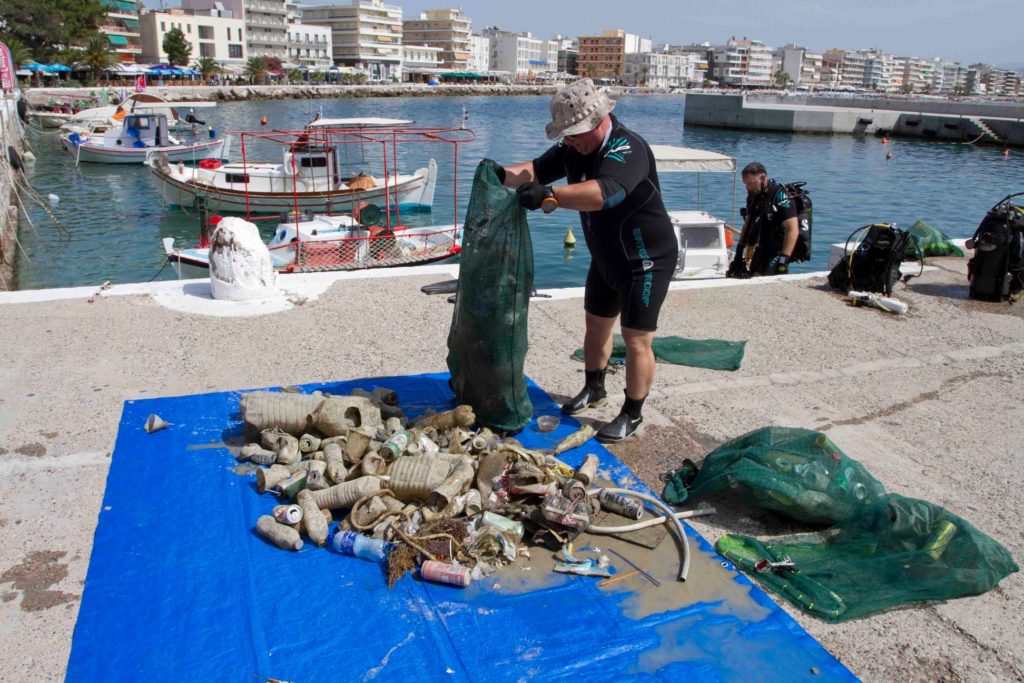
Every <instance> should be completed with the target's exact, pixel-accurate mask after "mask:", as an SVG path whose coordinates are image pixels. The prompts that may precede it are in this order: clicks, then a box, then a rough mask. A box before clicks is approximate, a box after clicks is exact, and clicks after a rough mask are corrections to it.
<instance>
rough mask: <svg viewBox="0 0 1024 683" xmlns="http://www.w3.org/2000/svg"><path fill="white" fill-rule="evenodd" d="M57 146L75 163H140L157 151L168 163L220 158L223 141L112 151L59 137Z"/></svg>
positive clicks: (104, 147)
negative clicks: (70, 155) (68, 154)
mask: <svg viewBox="0 0 1024 683" xmlns="http://www.w3.org/2000/svg"><path fill="white" fill-rule="evenodd" d="M60 140H61V144H62V145H63V146H64V150H65V151H66V152H70V153H71V154H74V155H75V157H76V159H77V161H78V162H79V163H81V162H88V163H94V164H143V163H145V161H146V155H148V154H151V153H153V152H160V153H161V154H164V155H166V158H167V160H168V161H172V162H178V161H183V162H189V163H193V162H197V161H201V160H203V159H220V158H221V154H222V153H223V150H224V140H223V139H221V140H210V141H209V142H200V143H196V144H193V145H175V146H173V147H125V148H122V149H116V148H111V147H106V146H103V145H97V144H94V143H91V142H89V141H88V140H86V141H85V142H82V143H80V144H79V145H77V146H76V145H75V144H74V143H73V142H71V141H70V140H68V139H67V137H66V136H61V139H60Z"/></svg>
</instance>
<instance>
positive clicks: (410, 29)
mask: <svg viewBox="0 0 1024 683" xmlns="http://www.w3.org/2000/svg"><path fill="white" fill-rule="evenodd" d="M402 35H403V37H402V40H403V41H404V42H405V43H408V44H410V45H431V46H433V47H438V48H441V66H442V68H444V69H451V70H454V71H462V70H465V69H466V68H467V64H468V62H469V51H470V50H469V36H470V20H469V17H467V16H466V15H465V14H463V13H462V10H461V9H431V10H427V11H426V12H423V13H422V14H420V16H419V18H418V19H406V20H405V21H403V22H402Z"/></svg>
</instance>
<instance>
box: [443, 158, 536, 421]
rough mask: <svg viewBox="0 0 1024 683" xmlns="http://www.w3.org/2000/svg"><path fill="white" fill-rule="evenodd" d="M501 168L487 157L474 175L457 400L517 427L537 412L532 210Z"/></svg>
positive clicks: (455, 337) (457, 336) (451, 365)
mask: <svg viewBox="0 0 1024 683" xmlns="http://www.w3.org/2000/svg"><path fill="white" fill-rule="evenodd" d="M494 169H495V165H494V162H492V161H483V162H481V163H480V165H479V166H478V167H477V169H476V175H475V176H474V177H473V192H472V194H471V195H470V198H469V207H468V209H467V210H466V220H465V223H464V227H463V238H462V251H461V253H460V254H459V285H458V295H457V297H456V299H455V312H454V313H453V314H452V325H451V329H450V330H449V332H448V370H449V372H450V373H451V386H452V389H453V390H454V392H455V397H456V401H457V402H459V403H468V404H469V405H471V406H473V411H474V412H475V413H476V417H477V421H478V422H480V423H481V424H483V425H487V426H488V427H492V428H494V429H497V430H501V431H504V432H517V431H519V430H520V429H522V428H523V427H525V426H526V424H527V423H528V422H529V421H530V418H531V416H532V415H533V404H532V403H531V402H530V399H529V397H528V396H527V393H526V378H525V376H524V375H523V363H524V361H525V359H526V346H527V335H526V331H527V327H526V323H527V309H528V307H529V304H530V293H531V292H532V291H533V243H532V242H531V241H530V228H529V226H528V225H527V223H526V210H525V209H523V208H522V207H521V206H520V205H519V202H518V201H517V199H516V193H515V192H513V191H511V190H509V189H507V188H505V187H504V186H503V185H502V184H501V182H499V181H498V177H497V175H495V172H494Z"/></svg>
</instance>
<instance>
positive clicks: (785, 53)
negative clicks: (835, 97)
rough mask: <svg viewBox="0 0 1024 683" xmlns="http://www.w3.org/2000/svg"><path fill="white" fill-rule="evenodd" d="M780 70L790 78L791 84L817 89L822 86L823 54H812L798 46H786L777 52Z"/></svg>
mask: <svg viewBox="0 0 1024 683" xmlns="http://www.w3.org/2000/svg"><path fill="white" fill-rule="evenodd" d="M777 54H778V57H779V70H780V71H782V72H783V73H785V74H787V75H788V76H789V82H790V83H792V84H793V85H795V86H798V87H808V88H815V87H817V86H819V85H821V69H822V54H821V53H820V52H811V51H810V50H808V49H807V48H805V47H801V46H799V45H796V44H789V45H785V46H783V47H781V48H779V50H778V51H777Z"/></svg>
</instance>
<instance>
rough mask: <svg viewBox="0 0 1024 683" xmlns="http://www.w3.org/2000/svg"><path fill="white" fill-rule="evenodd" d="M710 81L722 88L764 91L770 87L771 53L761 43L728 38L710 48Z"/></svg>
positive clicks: (768, 48)
mask: <svg viewBox="0 0 1024 683" xmlns="http://www.w3.org/2000/svg"><path fill="white" fill-rule="evenodd" d="M710 57H711V64H709V65H708V66H709V68H710V69H711V78H712V80H716V81H718V82H719V83H721V84H722V85H728V86H734V87H760V88H765V87H768V86H770V85H772V84H773V78H772V76H773V74H772V49H771V48H770V47H768V46H767V45H765V44H764V43H763V42H761V41H760V40H749V39H747V38H743V39H742V40H736V39H735V38H730V39H729V41H728V42H727V43H726V44H725V45H721V46H717V47H715V48H712V50H711V53H710Z"/></svg>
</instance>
